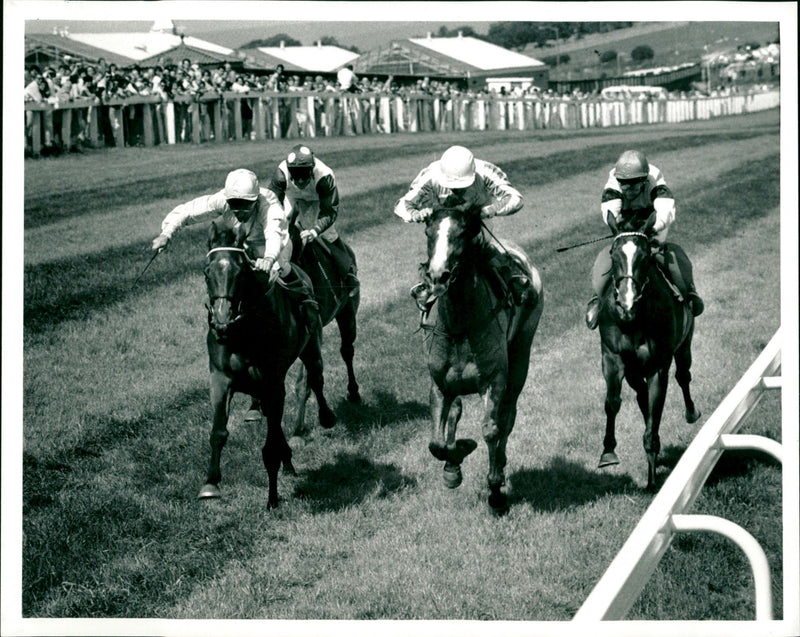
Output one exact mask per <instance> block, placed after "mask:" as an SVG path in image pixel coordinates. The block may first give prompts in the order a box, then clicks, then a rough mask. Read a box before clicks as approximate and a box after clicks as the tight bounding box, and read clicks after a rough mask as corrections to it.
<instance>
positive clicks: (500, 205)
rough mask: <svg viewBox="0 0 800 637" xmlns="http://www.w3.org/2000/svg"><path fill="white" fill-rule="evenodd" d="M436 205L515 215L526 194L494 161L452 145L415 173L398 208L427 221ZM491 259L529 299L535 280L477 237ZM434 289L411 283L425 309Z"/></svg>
mask: <svg viewBox="0 0 800 637" xmlns="http://www.w3.org/2000/svg"><path fill="white" fill-rule="evenodd" d="M432 206H442V207H444V208H463V209H464V210H472V211H474V213H475V214H478V215H480V217H481V218H482V219H488V218H490V217H495V216H497V217H502V216H508V215H513V214H514V213H516V212H518V211H519V210H520V209H521V208H522V195H521V194H520V193H519V191H517V190H516V189H515V188H513V187H512V186H511V184H510V183H509V181H508V177H506V174H505V173H504V172H503V171H502V170H500V168H498V167H497V166H495V165H494V164H491V163H489V162H488V161H484V160H482V159H475V157H474V156H473V155H472V152H470V151H469V150H468V149H467V148H464V147H463V146H451V147H450V148H448V149H447V150H446V151H445V152H444V153H443V154H442V157H441V159H439V160H436V161H434V162H433V163H431V164H430V165H428V166H427V167H426V168H423V169H422V171H421V172H420V173H419V174H418V175H417V176H416V177H415V178H414V181H413V182H411V186H410V188H409V190H408V192H407V193H406V194H405V195H404V196H403V197H402V198H401V199H400V200H399V201H398V202H397V204H396V205H395V208H394V213H395V214H396V215H397V216H398V217H400V218H401V219H402V220H403V221H405V222H406V223H408V222H411V221H416V222H423V221H426V220H427V219H428V217H430V215H431V214H432V213H433V208H432ZM477 245H479V246H480V247H481V249H482V250H483V253H484V255H485V256H486V262H487V263H488V265H489V267H490V268H491V269H492V270H493V271H494V272H495V274H496V276H497V277H498V278H499V280H500V281H501V282H502V284H503V286H504V287H505V289H507V290H510V291H511V295H512V298H513V300H514V303H516V304H517V305H521V304H522V303H524V301H525V297H526V295H527V290H528V288H529V286H530V279H529V277H528V274H527V272H524V271H523V270H521V269H520V268H519V266H518V265H517V262H516V261H515V260H514V259H513V258H512V257H511V255H510V254H509V253H508V252H506V251H505V250H502V248H498V246H496V245H495V244H493V243H490V242H489V241H487V240H486V238H485V236H484V235H483V233H481V234H480V235H479V238H478V239H477ZM429 295H430V290H429V289H428V285H427V284H426V283H418V284H417V285H415V286H414V287H413V288H411V296H413V297H414V300H415V301H416V303H417V306H418V307H419V308H420V310H422V311H423V312H424V311H427V309H428V308H427V305H428V303H427V301H428V297H429Z"/></svg>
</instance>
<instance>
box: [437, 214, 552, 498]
mask: <svg viewBox="0 0 800 637" xmlns="http://www.w3.org/2000/svg"><path fill="white" fill-rule="evenodd" d="M426 235H427V241H428V263H427V264H423V266H422V268H423V278H424V279H425V281H426V282H427V284H428V285H429V287H430V290H431V295H432V297H435V298H438V301H437V302H436V303H435V304H434V305H433V309H432V310H431V312H432V315H431V317H430V319H431V322H432V323H433V327H430V325H428V329H427V331H426V335H425V341H426V345H427V360H428V369H429V371H430V374H431V378H432V381H433V382H432V383H431V391H430V404H431V418H432V429H431V438H430V444H429V446H428V448H429V449H430V452H431V453H432V454H433V455H434V457H436V458H437V459H439V460H443V461H444V463H445V464H444V481H445V484H446V485H447V486H448V487H450V488H455V487H457V486H458V485H459V484H461V480H462V474H461V462H462V460H463V459H464V457H465V456H466V455H468V454H469V453H471V452H472V451H473V450H474V449H475V447H476V443H475V442H474V441H472V440H468V439H466V440H456V426H457V424H458V421H459V419H460V417H461V411H462V403H461V396H463V395H468V394H479V395H480V396H481V397H482V399H483V416H482V434H483V439H484V440H485V441H486V445H487V447H488V451H489V473H488V476H487V482H488V485H489V491H490V495H489V505H490V506H491V507H492V509H493V510H494V511H495V512H498V513H503V512H505V511H506V510H507V507H508V505H507V497H506V495H505V494H504V493H503V492H502V491H501V487H502V486H503V485H504V484H505V466H506V443H507V441H508V436H509V434H510V433H511V430H512V429H513V427H514V422H515V420H516V415H517V398H518V397H519V395H520V392H521V391H522V388H523V386H524V384H525V380H526V378H527V376H528V367H529V362H530V352H531V346H532V343H533V336H534V334H535V333H536V328H537V327H538V325H539V318H540V317H541V315H542V307H543V293H542V284H541V279H540V278H539V273H538V272H537V271H536V269H535V268H533V267H532V266H531V265H530V263H529V262H528V259H527V257H526V256H525V254H524V253H523V252H522V251H521V250H520V249H519V248H516V247H515V246H514V247H512V246H511V244H507V245H506V246H505V249H506V250H508V251H509V252H510V254H512V255H513V256H514V258H515V259H516V261H517V262H518V263H519V264H520V265H521V266H522V267H523V268H524V269H525V270H526V271H527V273H528V276H529V279H530V281H531V285H530V287H529V290H528V298H527V300H525V301H524V302H523V303H522V305H519V306H517V305H514V304H513V303H512V302H511V301H510V297H509V296H508V294H507V293H506V292H505V291H504V290H503V289H502V287H501V286H500V285H498V283H499V282H498V281H497V280H496V279H495V275H494V274H492V273H490V271H489V268H488V265H487V264H486V263H485V262H484V261H485V256H484V254H483V253H482V249H483V248H482V247H481V242H482V241H486V240H488V239H486V238H485V237H484V236H483V235H482V224H481V220H480V216H479V215H477V214H475V213H474V212H463V211H460V210H451V209H444V208H440V209H437V210H436V211H435V212H434V213H433V214H432V215H431V216H430V217H429V218H428V219H427V221H426ZM498 245H499V244H498ZM434 311H435V317H434V315H433V313H434ZM423 327H425V324H424V323H423Z"/></svg>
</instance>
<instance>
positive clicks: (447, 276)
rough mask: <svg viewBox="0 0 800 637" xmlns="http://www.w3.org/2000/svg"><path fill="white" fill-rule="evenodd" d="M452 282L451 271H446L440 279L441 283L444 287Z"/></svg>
mask: <svg viewBox="0 0 800 637" xmlns="http://www.w3.org/2000/svg"><path fill="white" fill-rule="evenodd" d="M449 280H450V270H445V271H444V272H442V276H440V277H439V282H440V283H441V284H442V285H447V282H448V281H449Z"/></svg>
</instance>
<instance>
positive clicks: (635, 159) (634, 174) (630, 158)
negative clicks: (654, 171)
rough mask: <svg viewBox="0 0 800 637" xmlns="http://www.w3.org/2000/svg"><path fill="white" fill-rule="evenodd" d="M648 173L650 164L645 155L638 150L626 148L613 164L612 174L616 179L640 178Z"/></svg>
mask: <svg viewBox="0 0 800 637" xmlns="http://www.w3.org/2000/svg"><path fill="white" fill-rule="evenodd" d="M649 174H650V164H649V163H648V161H647V157H645V155H644V153H643V152H641V151H638V150H626V151H625V152H624V153H622V154H621V155H620V156H619V159H618V160H617V164H616V166H614V176H615V177H616V178H617V179H641V178H643V177H647V175H649Z"/></svg>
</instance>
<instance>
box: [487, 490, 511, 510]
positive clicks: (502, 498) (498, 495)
mask: <svg viewBox="0 0 800 637" xmlns="http://www.w3.org/2000/svg"><path fill="white" fill-rule="evenodd" d="M489 506H490V507H491V508H492V513H494V514H495V515H505V514H506V513H508V497H507V496H506V494H505V493H503V492H502V491H500V490H499V489H498V490H496V491H495V490H492V492H491V493H490V494H489Z"/></svg>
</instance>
